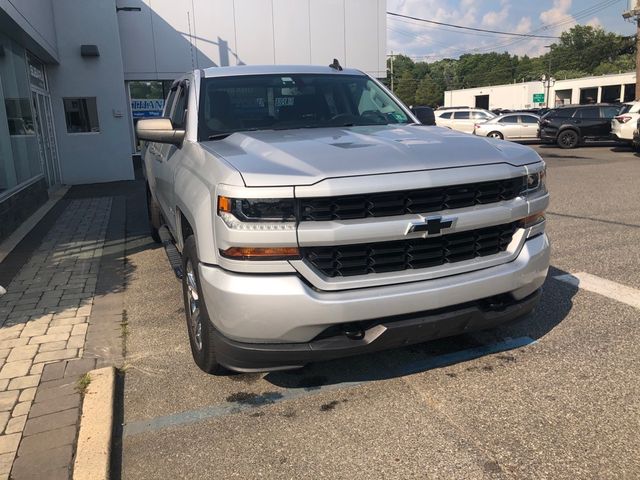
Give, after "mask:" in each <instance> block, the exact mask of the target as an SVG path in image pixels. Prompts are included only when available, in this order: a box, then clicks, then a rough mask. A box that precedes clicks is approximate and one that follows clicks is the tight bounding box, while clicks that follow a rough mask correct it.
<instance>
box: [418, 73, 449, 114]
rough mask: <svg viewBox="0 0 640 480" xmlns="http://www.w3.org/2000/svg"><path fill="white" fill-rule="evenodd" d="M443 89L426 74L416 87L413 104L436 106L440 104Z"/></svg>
mask: <svg viewBox="0 0 640 480" xmlns="http://www.w3.org/2000/svg"><path fill="white" fill-rule="evenodd" d="M443 94H444V91H443V90H441V89H440V88H439V87H438V85H437V84H436V82H434V81H433V79H432V78H431V77H430V76H429V75H426V76H425V77H424V78H423V79H422V80H420V83H419V84H418V88H417V89H416V95H415V103H414V105H428V106H430V107H436V106H438V105H441V104H442V97H443Z"/></svg>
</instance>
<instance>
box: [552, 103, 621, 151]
mask: <svg viewBox="0 0 640 480" xmlns="http://www.w3.org/2000/svg"><path fill="white" fill-rule="evenodd" d="M619 111H620V106H619V105H611V104H591V105H569V106H564V107H558V108H554V109H552V110H550V111H549V112H547V113H546V114H545V115H544V116H543V117H542V118H541V119H540V130H539V132H540V135H539V137H540V140H542V141H543V142H545V143H556V144H557V145H558V146H559V147H560V148H575V147H577V146H578V145H580V144H581V143H583V142H584V141H586V140H609V139H611V120H612V119H613V118H614V117H615V116H616V115H618V112H619Z"/></svg>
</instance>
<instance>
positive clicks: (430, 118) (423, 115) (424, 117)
mask: <svg viewBox="0 0 640 480" xmlns="http://www.w3.org/2000/svg"><path fill="white" fill-rule="evenodd" d="M410 109H411V112H412V113H413V114H414V115H415V116H416V118H417V119H418V120H420V123H421V124H423V125H435V124H436V117H435V115H434V113H433V108H431V107H425V106H411V107H410Z"/></svg>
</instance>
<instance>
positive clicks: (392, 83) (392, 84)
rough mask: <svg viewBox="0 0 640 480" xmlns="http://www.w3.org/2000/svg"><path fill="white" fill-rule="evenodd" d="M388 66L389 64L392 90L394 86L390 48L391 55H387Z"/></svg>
mask: <svg viewBox="0 0 640 480" xmlns="http://www.w3.org/2000/svg"><path fill="white" fill-rule="evenodd" d="M389 57H390V58H389V64H390V65H389V66H390V72H391V91H392V92H393V87H394V82H393V57H394V55H393V50H391V55H389Z"/></svg>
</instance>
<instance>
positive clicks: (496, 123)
mask: <svg viewBox="0 0 640 480" xmlns="http://www.w3.org/2000/svg"><path fill="white" fill-rule="evenodd" d="M539 122H540V117H538V116H537V115H534V114H533V113H505V114H504V115H500V116H499V117H496V118H492V119H491V120H489V121H487V122H484V123H478V124H476V125H475V127H474V129H473V134H474V135H479V136H481V137H492V138H499V139H501V140H504V139H506V140H537V139H538V125H539Z"/></svg>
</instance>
